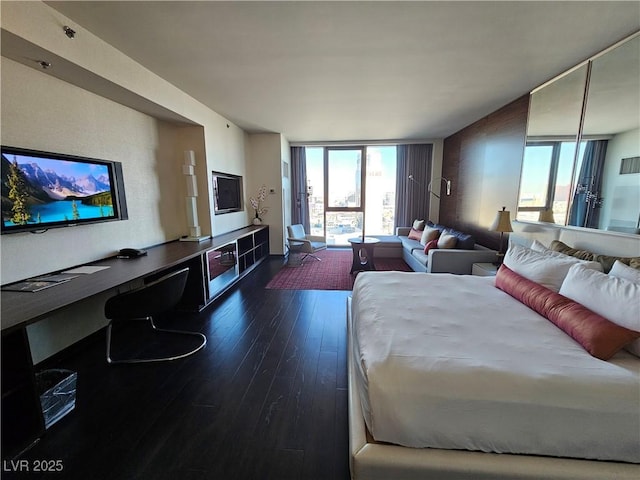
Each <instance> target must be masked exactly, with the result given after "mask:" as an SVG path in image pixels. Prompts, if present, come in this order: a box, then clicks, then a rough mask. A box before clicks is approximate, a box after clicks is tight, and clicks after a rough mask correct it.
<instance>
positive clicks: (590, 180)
mask: <svg viewBox="0 0 640 480" xmlns="http://www.w3.org/2000/svg"><path fill="white" fill-rule="evenodd" d="M607 144H608V140H589V141H588V142H587V146H586V147H585V150H584V159H583V161H582V166H581V167H580V174H579V175H578V181H577V184H576V191H575V193H574V195H573V202H571V210H570V211H569V221H568V222H567V224H568V225H573V226H576V227H587V228H598V221H599V217H600V207H601V206H602V197H601V195H602V170H603V168H604V160H605V157H606V155H607Z"/></svg>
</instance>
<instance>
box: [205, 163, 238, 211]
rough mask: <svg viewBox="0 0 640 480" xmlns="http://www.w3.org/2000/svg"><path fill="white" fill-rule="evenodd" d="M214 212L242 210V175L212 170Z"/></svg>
mask: <svg viewBox="0 0 640 480" xmlns="http://www.w3.org/2000/svg"><path fill="white" fill-rule="evenodd" d="M212 174H213V196H214V213H215V214H216V215H220V214H222V213H230V212H240V211H242V208H243V207H242V177H241V176H239V175H231V174H229V173H220V172H212Z"/></svg>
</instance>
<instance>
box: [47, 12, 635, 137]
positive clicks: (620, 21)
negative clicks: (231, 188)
mask: <svg viewBox="0 0 640 480" xmlns="http://www.w3.org/2000/svg"><path fill="white" fill-rule="evenodd" d="M46 3H47V4H48V5H49V6H51V7H52V8H54V9H56V10H58V11H59V12H60V13H62V14H63V15H65V16H67V17H68V18H69V19H71V20H72V21H73V22H77V25H76V24H72V25H71V27H72V28H76V29H77V30H78V38H77V40H78V41H81V35H82V28H84V29H87V30H89V31H90V32H92V33H93V34H94V35H97V36H98V37H100V38H102V39H103V40H104V41H106V42H107V43H109V44H111V45H112V46H114V47H115V48H117V49H118V50H120V51H122V52H123V53H124V54H126V55H128V56H129V57H131V58H133V59H134V60H136V61H137V62H138V63H140V64H142V65H143V66H145V67H146V68H148V69H149V70H151V71H153V72H155V73H156V74H157V75H159V76H161V77H163V78H164V79H165V80H167V81H169V82H170V83H172V84H173V85H175V86H176V87H178V88H180V89H181V90H183V91H184V92H186V93H188V94H189V95H191V96H192V97H194V98H195V99H197V100H199V101H200V102H202V103H203V104H205V105H207V106H209V107H210V108H211V109H212V110H214V111H216V112H217V113H219V114H220V115H222V116H224V117H225V118H227V119H228V120H230V121H232V122H233V123H235V124H236V125H238V126H239V127H241V128H243V129H244V130H246V131H248V132H278V133H282V134H283V135H284V136H285V137H286V138H287V139H288V140H289V141H291V142H300V143H305V142H323V141H375V140H420V139H433V138H444V137H447V136H449V135H451V134H453V133H455V132H456V131H458V130H460V129H461V128H463V127H465V126H466V125H468V124H470V123H472V122H474V121H476V120H478V119H480V118H482V117H483V116H485V115H487V114H488V113H490V112H492V111H494V110H496V109H498V108H499V107H501V106H503V105H505V104H507V103H509V102H510V101H512V100H514V99H516V98H518V97H520V96H521V95H523V94H526V93H527V92H529V91H530V90H532V89H533V88H535V87H537V86H538V85H540V84H542V83H544V82H545V81H547V80H549V79H551V78H553V77H555V76H556V75H558V74H560V73H562V72H564V71H565V70H567V69H569V68H571V67H573V66H574V65H576V64H578V63H580V62H581V61H583V60H584V59H586V58H588V57H590V56H592V55H593V54H595V53H597V52H598V51H600V50H602V49H604V48H606V47H608V46H609V45H611V44H613V43H615V42H617V41H618V40H620V39H622V38H624V37H626V36H627V35H629V34H631V33H633V32H635V31H637V30H640V2H637V1H633V2H617V3H616V2H608V1H604V2H593V1H588V2H574V1H569V2H515V1H514V2H364V1H363V2H313V1H308V2H307V1H299V2H268V1H265V2H216V1H204V2H202V1H201V2H184V1H177V2H176V1H161V2H149V1H140V2H139V1H128V2H111V1H110V2H96V1H69V2H65V1H55V2H46Z"/></svg>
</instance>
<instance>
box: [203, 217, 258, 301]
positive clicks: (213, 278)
mask: <svg viewBox="0 0 640 480" xmlns="http://www.w3.org/2000/svg"><path fill="white" fill-rule="evenodd" d="M227 240H228V241H227ZM220 241H222V243H221V244H219V243H220ZM213 243H214V244H219V246H216V247H215V248H212V249H210V250H207V251H206V252H205V253H204V255H203V256H202V266H203V269H202V271H203V273H204V275H203V278H204V279H205V291H204V298H203V303H202V307H204V306H206V305H208V304H209V303H210V302H212V301H213V300H215V299H216V298H217V297H219V296H220V295H222V294H223V293H224V292H225V291H226V290H227V289H228V288H229V287H231V286H232V285H233V284H234V283H235V282H237V281H238V280H239V279H240V278H242V277H243V276H245V275H246V274H248V273H249V272H250V271H251V270H252V269H253V268H254V267H256V266H257V265H258V264H260V262H262V261H263V260H264V259H265V258H266V257H267V256H269V227H268V226H266V225H264V226H257V227H247V228H243V229H240V230H236V231H235V232H231V233H229V234H226V235H224V236H223V237H217V238H214V239H213Z"/></svg>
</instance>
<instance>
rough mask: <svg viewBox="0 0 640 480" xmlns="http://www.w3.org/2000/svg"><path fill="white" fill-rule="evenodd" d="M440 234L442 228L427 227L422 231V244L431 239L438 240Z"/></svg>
mask: <svg viewBox="0 0 640 480" xmlns="http://www.w3.org/2000/svg"><path fill="white" fill-rule="evenodd" d="M439 236H440V230H438V229H437V228H433V227H426V228H425V229H424V230H423V232H422V237H421V238H420V243H421V244H422V245H426V244H427V243H429V242H430V241H431V240H437V239H438V237H439Z"/></svg>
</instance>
